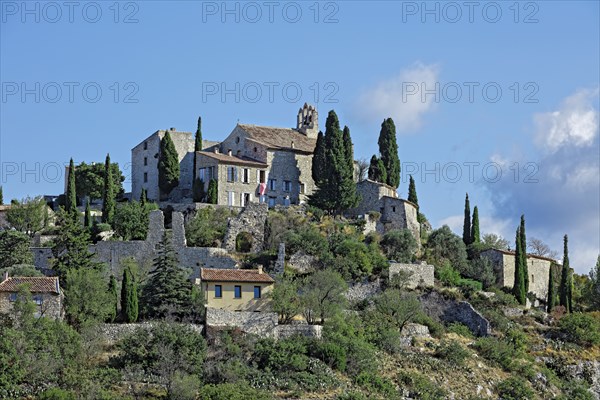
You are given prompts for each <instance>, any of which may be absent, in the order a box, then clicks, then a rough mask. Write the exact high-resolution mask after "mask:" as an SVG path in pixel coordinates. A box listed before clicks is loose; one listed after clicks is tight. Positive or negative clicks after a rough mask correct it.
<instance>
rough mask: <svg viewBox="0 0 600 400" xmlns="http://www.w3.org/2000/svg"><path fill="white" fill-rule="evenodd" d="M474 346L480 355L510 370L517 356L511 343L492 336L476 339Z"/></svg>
mask: <svg viewBox="0 0 600 400" xmlns="http://www.w3.org/2000/svg"><path fill="white" fill-rule="evenodd" d="M474 347H475V349H476V350H477V352H478V353H479V354H480V355H481V356H482V357H484V358H485V359H487V360H490V361H492V362H494V363H496V364H498V365H500V366H501V367H502V368H504V369H505V370H507V371H511V370H512V368H513V367H514V362H515V359H516V358H517V356H518V352H517V351H516V350H515V348H514V346H513V345H511V344H509V343H507V342H505V341H503V340H498V339H496V338H493V337H484V338H480V339H478V340H477V341H476V342H475V345H474Z"/></svg>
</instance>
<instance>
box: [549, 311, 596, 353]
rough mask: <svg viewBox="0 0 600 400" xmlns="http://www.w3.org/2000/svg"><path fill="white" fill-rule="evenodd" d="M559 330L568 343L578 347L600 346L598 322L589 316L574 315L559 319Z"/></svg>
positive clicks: (582, 314) (583, 314)
mask: <svg viewBox="0 0 600 400" xmlns="http://www.w3.org/2000/svg"><path fill="white" fill-rule="evenodd" d="M559 329H560V332H561V333H562V334H564V335H565V337H566V338H567V340H568V341H570V342H572V343H576V344H578V345H580V346H585V347H589V346H594V345H597V344H600V322H598V321H597V320H596V319H594V317H592V316H591V315H590V314H586V313H574V314H569V315H566V316H564V317H563V318H561V319H560V323H559Z"/></svg>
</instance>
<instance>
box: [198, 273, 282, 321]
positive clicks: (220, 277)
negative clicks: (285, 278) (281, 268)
mask: <svg viewBox="0 0 600 400" xmlns="http://www.w3.org/2000/svg"><path fill="white" fill-rule="evenodd" d="M196 282H197V283H199V284H200V285H201V286H202V290H203V291H204V296H205V299H206V307H207V308H217V309H221V310H228V311H269V307H270V304H269V299H268V294H269V292H270V291H271V289H272V288H273V283H274V282H275V281H274V280H273V278H271V277H270V276H269V275H268V274H265V273H263V271H262V268H261V267H259V269H257V270H254V269H214V268H202V269H201V270H200V279H197V280H196Z"/></svg>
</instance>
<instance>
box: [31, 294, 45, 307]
mask: <svg viewBox="0 0 600 400" xmlns="http://www.w3.org/2000/svg"><path fill="white" fill-rule="evenodd" d="M33 302H34V303H35V304H37V305H38V306H41V305H42V303H43V302H44V299H43V298H42V296H40V295H37V296H33Z"/></svg>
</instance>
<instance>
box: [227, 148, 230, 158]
mask: <svg viewBox="0 0 600 400" xmlns="http://www.w3.org/2000/svg"><path fill="white" fill-rule="evenodd" d="M227 155H228V156H229V157H231V149H229V150H227Z"/></svg>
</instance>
